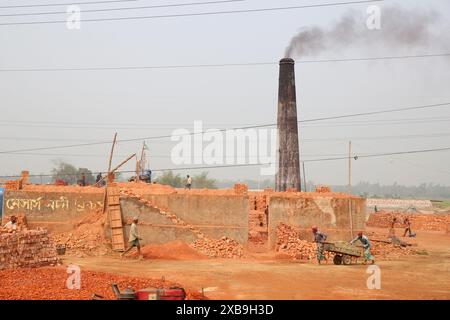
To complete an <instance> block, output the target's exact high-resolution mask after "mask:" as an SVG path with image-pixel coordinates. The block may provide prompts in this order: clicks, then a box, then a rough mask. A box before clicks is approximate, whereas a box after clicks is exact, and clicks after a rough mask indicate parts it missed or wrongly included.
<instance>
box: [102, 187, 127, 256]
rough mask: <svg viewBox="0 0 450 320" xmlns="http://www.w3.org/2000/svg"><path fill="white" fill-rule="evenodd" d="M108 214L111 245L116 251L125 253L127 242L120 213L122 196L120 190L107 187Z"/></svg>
mask: <svg viewBox="0 0 450 320" xmlns="http://www.w3.org/2000/svg"><path fill="white" fill-rule="evenodd" d="M106 199H107V207H106V210H107V213H108V216H109V224H110V226H111V243H112V249H113V250H114V251H124V250H125V241H124V234H123V224H122V213H121V211H120V194H119V188H117V187H107V188H106Z"/></svg>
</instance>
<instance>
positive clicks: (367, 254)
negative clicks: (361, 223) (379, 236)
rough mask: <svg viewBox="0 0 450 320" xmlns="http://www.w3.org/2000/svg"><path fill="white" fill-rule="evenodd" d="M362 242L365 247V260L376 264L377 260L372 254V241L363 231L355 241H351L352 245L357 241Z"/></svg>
mask: <svg viewBox="0 0 450 320" xmlns="http://www.w3.org/2000/svg"><path fill="white" fill-rule="evenodd" d="M358 240H359V241H360V242H361V243H362V245H363V247H364V259H365V260H366V262H367V261H372V264H374V263H375V258H374V257H373V256H372V254H371V253H370V247H371V245H370V241H369V238H367V236H365V235H363V233H362V231H360V232H358V236H357V237H356V238H355V239H353V240H352V241H350V244H354V243H355V242H356V241H358Z"/></svg>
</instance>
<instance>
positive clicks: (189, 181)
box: [185, 175, 192, 190]
mask: <svg viewBox="0 0 450 320" xmlns="http://www.w3.org/2000/svg"><path fill="white" fill-rule="evenodd" d="M191 187H192V177H191V176H190V175H187V180H186V186H185V189H189V190H191Z"/></svg>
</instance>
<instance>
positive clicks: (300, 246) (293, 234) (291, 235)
mask: <svg viewBox="0 0 450 320" xmlns="http://www.w3.org/2000/svg"><path fill="white" fill-rule="evenodd" d="M275 250H276V251H277V252H279V253H283V254H287V255H288V256H290V257H291V258H293V259H294V260H316V259H317V245H316V244H315V243H314V242H309V241H306V240H302V239H300V238H299V235H298V232H297V231H296V230H295V229H294V228H293V227H291V226H289V225H286V224H284V223H280V224H279V225H278V227H277V244H276V247H275ZM325 258H326V260H327V261H332V260H333V254H331V253H330V252H325Z"/></svg>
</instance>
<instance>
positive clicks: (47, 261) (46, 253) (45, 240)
mask: <svg viewBox="0 0 450 320" xmlns="http://www.w3.org/2000/svg"><path fill="white" fill-rule="evenodd" d="M57 262H58V258H57V255H56V247H55V245H54V243H53V242H52V241H51V239H50V238H49V236H48V233H47V230H43V229H40V230H24V231H19V232H14V233H2V234H0V270H1V269H11V268H23V267H39V266H45V265H52V264H56V263H57ZM0 287H1V286H0Z"/></svg>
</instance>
